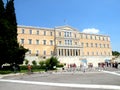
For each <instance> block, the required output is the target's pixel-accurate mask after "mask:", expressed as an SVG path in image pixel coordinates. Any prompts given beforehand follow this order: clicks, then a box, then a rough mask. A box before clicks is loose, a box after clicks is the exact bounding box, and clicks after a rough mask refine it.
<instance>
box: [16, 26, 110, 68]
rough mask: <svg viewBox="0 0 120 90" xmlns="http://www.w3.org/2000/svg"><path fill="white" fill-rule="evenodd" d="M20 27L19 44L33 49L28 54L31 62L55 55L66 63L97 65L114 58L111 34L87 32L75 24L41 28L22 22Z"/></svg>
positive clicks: (27, 56)
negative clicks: (22, 24)
mask: <svg viewBox="0 0 120 90" xmlns="http://www.w3.org/2000/svg"><path fill="white" fill-rule="evenodd" d="M17 30H18V42H19V44H20V45H22V46H24V47H25V48H27V49H29V51H28V52H27V53H26V57H25V58H26V59H27V60H29V62H30V63H31V62H32V61H33V60H36V61H37V62H39V61H40V60H45V59H47V58H50V57H51V56H55V57H57V58H58V60H59V61H60V63H63V64H65V65H68V64H76V65H77V66H80V64H81V63H86V64H89V63H92V64H93V66H97V65H98V63H100V62H105V61H107V60H111V58H112V48H111V42H110V36H108V35H100V34H90V33H83V32H80V31H79V30H77V29H75V28H73V27H71V26H59V27H55V28H41V27H34V26H20V25H19V26H18V28H17Z"/></svg>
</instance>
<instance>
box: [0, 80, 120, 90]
mask: <svg viewBox="0 0 120 90" xmlns="http://www.w3.org/2000/svg"><path fill="white" fill-rule="evenodd" d="M0 82H12V83H19V84H20V83H21V84H33V85H46V86H58V87H72V88H92V89H110V90H120V86H117V85H97V84H69V83H51V82H36V81H22V80H7V79H0Z"/></svg>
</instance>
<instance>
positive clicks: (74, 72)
mask: <svg viewBox="0 0 120 90" xmlns="http://www.w3.org/2000/svg"><path fill="white" fill-rule="evenodd" d="M101 71H114V72H117V71H118V72H119V71H120V69H116V68H112V67H106V68H104V69H103V68H100V69H98V68H92V69H86V70H85V72H84V71H83V70H80V69H79V70H77V69H76V70H67V69H66V70H57V71H48V72H34V74H35V73H39V74H45V73H47V74H80V73H100V72H101ZM25 74H26V73H11V74H5V75H1V74H0V78H4V77H11V76H18V75H25Z"/></svg>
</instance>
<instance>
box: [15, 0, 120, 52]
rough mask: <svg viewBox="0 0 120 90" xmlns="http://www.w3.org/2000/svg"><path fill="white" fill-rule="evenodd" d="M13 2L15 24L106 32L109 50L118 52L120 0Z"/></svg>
mask: <svg viewBox="0 0 120 90" xmlns="http://www.w3.org/2000/svg"><path fill="white" fill-rule="evenodd" d="M14 5H15V12H16V18H17V24H18V25H26V26H39V27H46V28H54V27H57V26H65V25H69V26H71V27H73V28H75V29H78V30H79V31H80V32H90V33H97V34H103V35H109V36H110V38H111V46H112V50H113V51H119V52H120V41H119V39H120V0H14Z"/></svg>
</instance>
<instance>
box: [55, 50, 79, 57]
mask: <svg viewBox="0 0 120 90" xmlns="http://www.w3.org/2000/svg"><path fill="white" fill-rule="evenodd" d="M80 51H81V50H80V49H57V56H80V55H81V53H80Z"/></svg>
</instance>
